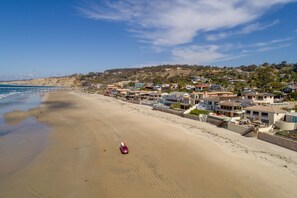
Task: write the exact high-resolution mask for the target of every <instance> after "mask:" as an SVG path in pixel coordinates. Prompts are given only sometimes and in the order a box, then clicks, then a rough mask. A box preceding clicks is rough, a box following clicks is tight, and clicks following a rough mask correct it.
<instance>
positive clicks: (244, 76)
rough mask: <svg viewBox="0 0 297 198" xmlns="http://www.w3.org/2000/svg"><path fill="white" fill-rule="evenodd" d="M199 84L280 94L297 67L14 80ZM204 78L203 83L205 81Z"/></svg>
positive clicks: (185, 68) (173, 69) (169, 69)
mask: <svg viewBox="0 0 297 198" xmlns="http://www.w3.org/2000/svg"><path fill="white" fill-rule="evenodd" d="M193 79H199V80H200V81H199V80H198V81H197V83H210V84H219V85H221V86H222V87H224V88H226V89H227V90H230V91H234V92H241V91H243V90H244V89H249V88H256V89H258V90H259V91H264V92H269V91H279V90H281V89H282V88H284V87H285V86H288V85H290V84H295V83H296V82H297V64H296V63H295V64H291V63H287V62H286V61H283V62H281V63H279V64H269V63H263V64H261V65H258V66H257V65H249V66H239V67H213V66H198V65H159V66H151V67H142V68H119V69H110V70H106V71H104V72H89V73H88V74H73V75H71V76H66V77H54V78H43V79H33V80H26V81H11V82H9V83H15V84H24V85H54V86H66V87H84V88H85V89H88V88H89V89H101V90H102V89H104V88H105V87H106V85H108V84H113V83H117V82H121V81H130V82H132V83H135V82H142V83H154V84H155V85H158V84H165V83H166V84H170V83H177V84H179V85H180V87H184V86H185V85H186V84H195V83H193V82H194V81H193ZM201 79H202V80H201Z"/></svg>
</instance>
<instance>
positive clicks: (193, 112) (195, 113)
mask: <svg viewBox="0 0 297 198" xmlns="http://www.w3.org/2000/svg"><path fill="white" fill-rule="evenodd" d="M208 113H209V112H208V111H205V110H199V109H194V110H192V111H191V112H190V114H191V115H200V114H205V115H207V114H208Z"/></svg>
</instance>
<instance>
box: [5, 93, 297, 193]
mask: <svg viewBox="0 0 297 198" xmlns="http://www.w3.org/2000/svg"><path fill="white" fill-rule="evenodd" d="M32 116H33V117H35V118H36V119H37V120H38V121H39V122H40V123H42V124H45V125H47V126H48V127H49V128H50V132H49V134H48V136H49V137H48V141H47V144H46V146H45V148H44V149H43V150H42V151H41V152H40V153H39V154H38V155H36V156H35V157H34V158H33V159H32V160H31V161H30V163H27V164H26V165H25V166H23V167H22V168H19V169H17V170H16V171H13V172H11V173H10V174H7V175H5V176H3V177H1V178H0V197H1V198H14V197H52V198H56V197H63V198H68V197H69V198H73V197H90V198H92V197H135V198H138V197H296V196H297V188H296V184H297V153H296V152H294V151H290V150H288V149H285V148H281V147H279V146H276V145H272V144H269V143H266V142H263V141H260V140H257V139H255V138H246V137H242V136H240V135H239V134H236V133H233V132H231V131H228V130H225V129H221V128H217V127H215V126H213V125H210V124H208V123H202V122H198V121H194V120H189V119H185V118H181V117H178V116H174V115H170V114H166V113H163V112H158V111H153V110H151V107H148V106H141V105H136V104H130V103H126V102H123V101H119V100H116V99H113V98H109V97H105V96H101V95H88V94H84V93H79V92H70V93H51V94H50V95H49V96H48V97H47V98H46V99H45V100H44V101H43V103H42V105H41V107H39V108H35V109H32V110H30V111H28V112H11V113H8V114H6V116H5V119H6V122H7V123H9V124H17V123H19V122H21V121H22V120H23V119H25V118H27V117H32ZM0 138H2V137H0ZM121 141H124V142H126V143H127V145H128V146H129V150H130V153H129V154H128V155H122V154H121V153H120V151H119V144H120V142H121ZM4 165H5V163H4ZM4 168H5V170H8V169H9V167H3V165H1V167H0V169H4Z"/></svg>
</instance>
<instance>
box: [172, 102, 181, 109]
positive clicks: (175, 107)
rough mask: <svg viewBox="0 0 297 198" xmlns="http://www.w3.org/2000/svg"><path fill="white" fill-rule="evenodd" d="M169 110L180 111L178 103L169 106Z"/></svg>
mask: <svg viewBox="0 0 297 198" xmlns="http://www.w3.org/2000/svg"><path fill="white" fill-rule="evenodd" d="M170 108H171V109H180V103H173V104H171V105H170Z"/></svg>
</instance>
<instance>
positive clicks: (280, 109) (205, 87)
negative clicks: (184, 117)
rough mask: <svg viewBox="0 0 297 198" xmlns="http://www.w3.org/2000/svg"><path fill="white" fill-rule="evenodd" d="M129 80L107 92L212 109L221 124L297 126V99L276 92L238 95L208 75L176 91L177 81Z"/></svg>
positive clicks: (213, 120)
mask: <svg viewBox="0 0 297 198" xmlns="http://www.w3.org/2000/svg"><path fill="white" fill-rule="evenodd" d="M198 80H201V79H193V81H195V82H196V81H198ZM230 83H232V82H230ZM128 84H129V81H126V82H120V83H116V84H112V85H108V86H107V88H106V90H105V93H104V94H105V95H107V96H112V97H117V98H121V99H123V100H126V101H134V102H135V101H137V102H139V103H141V104H150V105H152V106H153V105H158V106H162V107H164V108H170V107H172V104H179V108H180V110H181V111H184V112H187V113H189V112H191V111H192V110H194V109H198V110H203V111H208V112H209V114H208V117H209V120H210V121H211V123H215V124H217V125H219V124H221V123H222V122H231V123H233V124H236V125H242V126H244V125H248V126H251V125H253V126H255V127H257V129H258V128H261V129H262V130H264V131H265V129H266V130H267V131H271V130H274V129H278V130H295V129H297V113H295V111H294V110H295V105H296V104H297V103H296V104H295V102H284V101H283V100H282V98H281V97H279V96H278V97H276V96H275V95H274V94H273V93H259V92H256V91H253V90H252V91H247V92H243V93H241V95H237V94H235V93H232V92H229V91H225V90H224V89H223V88H222V87H221V86H219V85H216V84H213V85H211V84H208V83H207V79H203V83H197V84H195V85H186V86H185V87H184V88H185V90H186V91H185V92H181V91H176V90H177V89H178V90H180V87H178V84H175V83H172V84H160V85H154V84H153V83H139V82H137V83H135V84H134V85H133V87H128V86H127V85H128ZM124 87H125V88H124ZM294 88H295V87H288V88H287V89H294Z"/></svg>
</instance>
